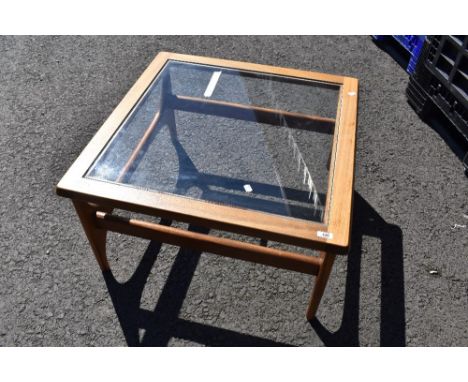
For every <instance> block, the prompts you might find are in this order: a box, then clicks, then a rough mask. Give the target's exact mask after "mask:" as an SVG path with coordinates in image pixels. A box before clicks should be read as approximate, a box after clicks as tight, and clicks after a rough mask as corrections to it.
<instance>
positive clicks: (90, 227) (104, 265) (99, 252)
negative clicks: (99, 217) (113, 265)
mask: <svg viewBox="0 0 468 382" xmlns="http://www.w3.org/2000/svg"><path fill="white" fill-rule="evenodd" d="M73 205H74V206H75V209H76V212H77V214H78V216H79V218H80V221H81V225H82V226H83V229H84V231H85V233H86V236H87V237H88V240H89V243H90V244H91V248H92V249H93V252H94V256H95V257H96V260H97V262H98V264H99V266H100V267H101V270H102V271H103V272H105V271H108V270H109V269H110V268H109V263H108V262H107V256H106V237H107V230H105V229H101V228H98V227H97V226H96V211H105V212H111V211H112V210H111V209H109V208H101V207H98V206H96V205H92V204H89V203H86V202H81V201H78V200H73Z"/></svg>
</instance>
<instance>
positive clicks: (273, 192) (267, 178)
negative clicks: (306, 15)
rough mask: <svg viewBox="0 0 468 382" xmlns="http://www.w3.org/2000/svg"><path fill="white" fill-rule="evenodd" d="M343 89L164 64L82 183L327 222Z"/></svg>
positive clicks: (218, 68)
mask: <svg viewBox="0 0 468 382" xmlns="http://www.w3.org/2000/svg"><path fill="white" fill-rule="evenodd" d="M339 90H340V87H339V85H333V84H328V83H321V82H316V81H310V80H303V79H297V78H292V77H283V76H277V75H270V74H264V73H259V72H250V71H243V70H236V69H229V68H224V67H216V66H210V65H201V64H191V63H186V62H180V61H175V60H169V61H168V62H167V64H166V65H165V66H164V68H163V69H162V70H161V71H160V73H159V74H158V76H157V77H156V78H155V79H154V81H153V82H152V83H151V85H150V86H149V87H148V89H147V90H146V92H145V93H144V94H143V96H142V97H141V98H140V100H139V102H138V103H137V104H136V105H135V107H134V108H133V110H132V112H131V113H130V114H129V115H128V117H127V118H126V119H125V121H124V122H123V123H122V125H121V126H120V127H119V128H118V129H117V131H116V133H115V134H114V136H113V137H112V139H111V140H110V141H109V142H108V143H107V145H106V146H105V147H104V149H103V150H102V152H101V153H100V155H99V156H98V157H97V159H96V160H95V161H94V163H93V164H92V166H91V167H90V169H89V170H88V171H87V173H86V174H85V176H86V177H87V178H92V179H98V180H102V181H107V182H115V183H119V184H125V185H127V186H129V187H136V188H143V189H147V190H152V191H157V192H163V193H169V194H175V195H179V196H183V197H187V198H194V199H198V200H203V201H207V202H211V203H220V204H224V205H228V206H232V207H237V208H243V209H249V210H254V211H260V212H265V213H271V214H276V215H281V216H288V217H292V218H297V219H303V220H309V221H316V222H323V218H324V209H325V204H326V200H327V191H328V188H329V184H328V183H329V168H330V164H331V163H330V162H331V161H332V160H333V158H332V157H331V152H332V144H333V134H334V128H335V118H336V115H337V107H338V98H339Z"/></svg>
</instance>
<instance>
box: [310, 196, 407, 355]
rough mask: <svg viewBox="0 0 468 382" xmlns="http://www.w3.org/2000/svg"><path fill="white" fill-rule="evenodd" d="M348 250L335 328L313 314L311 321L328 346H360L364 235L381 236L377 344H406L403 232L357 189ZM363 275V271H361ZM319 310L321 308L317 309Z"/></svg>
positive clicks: (379, 237)
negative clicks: (340, 309)
mask: <svg viewBox="0 0 468 382" xmlns="http://www.w3.org/2000/svg"><path fill="white" fill-rule="evenodd" d="M353 210H354V216H353V232H352V240H351V250H350V253H349V255H348V270H347V276H346V291H345V301H344V311H343V319H342V323H341V326H340V328H339V329H338V330H337V331H336V332H330V331H329V330H327V329H326V328H325V327H324V326H323V325H322V323H320V321H319V320H318V319H317V318H315V319H314V320H312V321H311V322H310V324H311V326H312V328H313V329H314V330H315V332H316V333H317V335H318V336H319V337H320V339H321V340H322V341H323V342H324V344H325V345H327V346H359V288H360V279H361V253H362V238H363V236H372V237H376V238H378V239H380V240H381V270H380V271H381V306H380V314H381V315H380V345H381V346H405V345H406V327H405V294H404V270H403V235H402V231H401V229H400V228H399V227H398V226H396V225H394V224H389V223H387V222H386V221H385V220H384V219H383V218H382V217H381V216H380V215H379V214H378V213H377V212H376V211H375V210H374V209H373V208H372V206H371V205H370V204H369V203H367V202H366V200H365V199H364V198H362V197H361V196H360V195H359V194H358V193H357V192H355V193H354V207H353ZM364 277H365V275H364ZM319 314H320V310H319Z"/></svg>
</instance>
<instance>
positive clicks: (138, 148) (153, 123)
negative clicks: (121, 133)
mask: <svg viewBox="0 0 468 382" xmlns="http://www.w3.org/2000/svg"><path fill="white" fill-rule="evenodd" d="M160 115H161V113H160V112H159V111H158V112H157V113H156V114H155V115H154V117H153V119H152V120H151V123H150V124H149V126H148V128H147V129H146V130H145V133H144V134H143V136H142V137H141V139H140V141H139V142H138V144H137V145H136V147H135V148H134V149H133V151H132V153H131V155H130V157H129V158H128V160H127V162H126V163H125V165H124V166H123V167H122V170H120V173H119V176H118V177H117V179H116V180H115V181H116V182H122V181H123V179H124V178H125V175H127V173H128V171H129V170H130V169H131V168H132V166H133V163H134V162H135V159H136V158H137V157H138V154H139V153H140V151H141V150H142V149H143V147H144V146H145V144H146V142H147V141H148V139H149V138H150V137H151V133H152V132H153V131H154V129H155V128H156V126H157V125H158V122H159V118H160Z"/></svg>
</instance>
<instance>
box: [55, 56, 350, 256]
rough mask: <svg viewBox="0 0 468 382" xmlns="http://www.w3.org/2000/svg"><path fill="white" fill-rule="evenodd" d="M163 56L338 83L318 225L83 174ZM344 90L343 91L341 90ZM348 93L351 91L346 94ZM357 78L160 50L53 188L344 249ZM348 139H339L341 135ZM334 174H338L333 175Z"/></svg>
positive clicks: (253, 232) (76, 196) (232, 228)
mask: <svg viewBox="0 0 468 382" xmlns="http://www.w3.org/2000/svg"><path fill="white" fill-rule="evenodd" d="M168 60H175V61H181V62H191V63H200V64H206V65H215V66H220V67H226V68H235V69H240V70H246V71H253V72H259V73H268V74H275V75H282V76H287V77H293V78H305V79H308V80H314V81H319V82H322V83H329V84H335V85H338V86H341V99H340V102H341V106H340V109H339V110H338V114H337V118H336V125H335V129H334V135H335V138H334V140H335V141H337V144H336V145H335V151H336V153H335V155H334V157H335V160H332V166H333V168H331V169H330V182H329V185H330V190H331V192H330V194H329V195H328V198H327V199H331V200H332V202H331V203H330V202H327V209H326V211H325V216H326V217H327V219H326V220H325V221H324V223H316V222H310V221H306V220H300V219H294V218H289V217H283V216H279V215H272V214H268V213H263V212H259V211H252V210H243V209H241V208H236V207H231V206H227V205H216V204H213V203H210V202H207V201H202V200H193V199H190V200H189V199H187V198H185V197H183V196H176V195H169V194H163V193H159V192H156V191H147V190H142V189H137V188H132V187H129V186H126V185H123V184H120V183H118V182H115V183H112V182H103V181H100V180H97V179H92V178H88V177H85V176H84V175H85V174H86V172H87V170H88V169H89V168H90V167H91V165H92V163H93V162H94V160H95V158H96V157H97V156H98V155H99V153H100V152H101V151H102V149H103V147H104V146H105V145H106V144H107V142H108V141H109V140H110V138H111V137H112V136H113V134H114V133H115V131H116V130H117V129H118V128H119V126H120V125H121V124H122V122H123V121H124V120H125V118H126V117H127V116H128V114H129V113H130V112H131V110H132V108H133V107H134V105H135V104H136V103H137V102H138V100H139V99H140V98H141V96H142V95H143V94H144V93H145V91H146V90H147V89H148V87H149V86H150V84H151V83H152V82H153V80H154V79H155V78H156V77H157V75H158V73H160V71H161V70H162V68H163V67H164V65H165V64H166V63H167V62H168ZM344 87H345V88H346V89H347V90H348V91H343V88H344ZM349 93H354V95H353V96H350V95H349ZM356 108H357V80H355V79H352V78H348V77H341V76H333V75H327V74H322V73H314V72H307V71H301V70H296V69H288V68H278V67H272V66H267V65H258V64H250V63H243V62H235V61H228V60H218V59H214V58H206V57H196V56H186V55H179V54H172V53H165V52H164V53H160V54H158V55H157V56H156V58H155V59H154V61H153V62H152V63H151V64H150V65H149V67H148V68H147V69H146V70H145V72H144V73H143V74H142V76H141V77H140V79H139V80H138V81H137V82H136V83H135V85H134V86H133V87H132V88H131V89H130V91H129V92H128V93H127V95H126V96H125V97H124V99H123V100H122V102H121V103H120V104H119V105H118V106H117V108H116V109H115V110H114V112H113V113H112V114H111V116H110V117H109V118H108V119H107V121H106V122H105V123H104V125H103V126H102V128H101V129H100V130H99V131H98V132H97V133H96V135H95V136H94V137H93V139H92V140H91V141H90V143H89V144H88V145H87V146H86V148H85V149H84V150H83V152H82V153H81V155H80V156H79V157H78V159H77V160H76V161H75V163H74V164H73V165H72V166H71V167H70V169H69V170H68V171H67V173H66V174H65V176H64V177H63V178H62V180H61V181H60V183H59V184H58V186H57V193H58V194H59V195H61V196H66V197H70V198H72V199H78V200H82V201H87V202H96V203H98V204H100V205H104V206H110V207H116V208H124V209H128V210H130V211H135V212H142V213H146V214H150V215H157V216H164V217H168V218H173V219H178V220H182V221H185V222H189V223H195V224H199V225H203V226H207V227H213V228H218V229H225V230H228V231H233V232H238V233H243V234H247V235H252V236H259V237H263V238H265V239H269V240H277V241H282V242H285V243H291V244H296V245H299V246H304V247H311V248H316V249H321V250H333V251H335V252H346V250H347V247H348V245H349V230H350V215H348V212H350V211H351V203H352V199H351V198H352V192H350V189H352V184H353V172H354V142H355V129H356V116H355V114H356ZM337 137H343V139H344V140H345V141H346V142H348V143H350V146H348V143H342V142H341V138H339V139H337ZM337 174H339V176H336V175H337ZM318 231H324V232H327V233H330V235H328V238H323V237H319V236H317V232H318Z"/></svg>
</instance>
